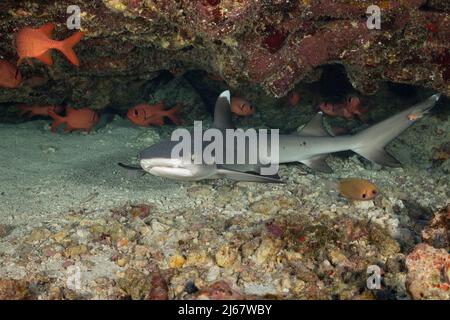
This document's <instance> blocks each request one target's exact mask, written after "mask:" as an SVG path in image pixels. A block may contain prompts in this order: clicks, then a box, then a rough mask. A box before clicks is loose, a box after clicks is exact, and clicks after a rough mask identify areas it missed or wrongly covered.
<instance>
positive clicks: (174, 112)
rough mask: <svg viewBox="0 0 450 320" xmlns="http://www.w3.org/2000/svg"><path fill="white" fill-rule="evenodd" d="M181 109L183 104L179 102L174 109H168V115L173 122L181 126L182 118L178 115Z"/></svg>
mask: <svg viewBox="0 0 450 320" xmlns="http://www.w3.org/2000/svg"><path fill="white" fill-rule="evenodd" d="M180 111H181V104H180V103H177V105H176V106H175V107H173V108H172V109H170V110H168V111H167V113H166V115H167V117H168V118H169V119H170V120H171V121H172V122H173V123H175V124H176V125H177V126H179V125H180V124H181V119H180V117H179V116H178V114H179V113H180Z"/></svg>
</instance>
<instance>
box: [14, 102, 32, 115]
mask: <svg viewBox="0 0 450 320" xmlns="http://www.w3.org/2000/svg"><path fill="white" fill-rule="evenodd" d="M17 108H19V110H20V112H19V116H23V115H25V114H26V113H28V112H30V111H31V108H30V107H29V106H27V105H26V104H19V105H17Z"/></svg>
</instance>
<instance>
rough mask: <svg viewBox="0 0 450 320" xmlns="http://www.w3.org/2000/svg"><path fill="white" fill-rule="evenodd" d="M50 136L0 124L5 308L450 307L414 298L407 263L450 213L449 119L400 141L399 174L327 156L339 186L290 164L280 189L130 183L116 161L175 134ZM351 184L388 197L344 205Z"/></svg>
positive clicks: (35, 127)
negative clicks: (125, 303) (207, 303)
mask: <svg viewBox="0 0 450 320" xmlns="http://www.w3.org/2000/svg"><path fill="white" fill-rule="evenodd" d="M48 124H49V123H48V121H45V120H37V121H29V122H26V123H22V124H15V125H13V124H0V136H1V137H2V139H1V140H0V149H1V153H0V163H1V166H0V177H1V178H0V179H1V180H0V200H1V206H0V257H1V259H0V278H1V280H0V296H2V297H6V298H38V299H44V298H54V299H96V298H105V299H123V298H130V297H131V298H134V299H142V298H150V299H154V298H177V299H179V298H185V299H194V298H223V297H225V298H227V297H231V298H254V297H258V298H288V299H308V298H320V299H332V298H342V299H363V298H397V299H400V298H402V299H403V298H410V297H411V296H412V297H414V295H415V294H418V295H420V294H424V292H425V298H427V297H439V298H448V292H447V294H446V295H445V292H444V291H443V293H442V295H441V292H440V291H438V292H436V291H432V292H431V293H430V292H428V291H426V290H427V289H426V288H428V285H429V286H432V284H427V283H425V282H424V285H423V287H424V288H422V287H421V288H420V289H417V290H419V291H420V293H417V292H419V291H417V290H416V289H414V290H416V291H414V292H411V290H408V288H407V283H411V282H412V281H414V279H409V278H408V276H409V273H408V270H411V267H410V268H409V269H408V265H407V263H406V262H407V255H408V254H410V253H411V252H412V251H413V250H414V248H415V246H416V244H417V243H418V242H420V241H421V232H422V231H423V229H424V228H426V227H427V225H428V224H429V222H430V221H431V220H432V219H433V216H434V213H435V212H437V211H438V210H440V209H442V208H445V207H446V206H447V204H448V203H449V198H450V197H449V196H450V194H449V189H450V188H449V186H450V181H449V180H450V178H449V171H448V170H449V160H447V161H445V162H443V163H439V164H438V165H436V163H433V162H432V161H431V158H432V157H433V152H434V151H435V149H436V148H438V147H439V146H440V145H442V144H444V143H446V142H448V141H450V129H449V123H448V121H446V122H445V121H442V120H439V119H438V118H436V117H434V116H429V117H426V118H424V119H422V120H421V122H420V123H419V124H418V125H416V126H414V127H413V128H410V129H409V130H408V131H407V132H405V133H404V134H403V135H402V136H401V137H400V138H399V139H397V140H396V141H395V142H394V143H392V145H391V146H390V147H389V150H390V151H391V152H392V153H393V154H395V155H396V156H397V157H398V158H399V159H400V160H401V161H402V162H404V163H405V166H404V167H403V168H395V169H392V168H381V167H379V166H377V165H373V164H370V163H368V162H366V161H365V160H363V159H361V158H359V157H358V156H356V155H350V157H349V156H331V157H330V158H329V160H328V162H329V164H330V166H332V167H333V169H334V171H335V173H333V174H331V175H326V174H320V173H314V172H311V171H308V170H306V169H305V168H304V167H303V166H301V165H299V164H298V165H297V164H292V165H283V166H281V169H280V176H282V177H283V180H284V181H285V182H286V183H285V184H254V183H242V182H239V183H235V182H232V181H227V180H216V181H206V182H198V183H187V182H183V183H181V182H177V181H171V180H166V179H162V178H158V177H154V176H150V175H144V176H141V175H140V174H136V173H129V172H128V171H126V170H123V169H122V168H120V167H118V166H117V163H118V162H132V161H133V159H134V160H135V157H136V155H137V153H138V152H139V150H141V149H143V148H145V147H146V146H149V145H151V144H153V143H155V142H157V141H158V140H159V139H160V136H163V135H166V134H167V131H168V130H169V129H167V128H164V129H162V130H161V129H158V128H148V129H147V128H137V127H133V126H131V125H130V123H129V122H128V121H125V120H123V119H120V118H118V117H116V118H115V119H114V121H112V122H111V123H109V124H107V125H106V126H104V127H102V128H100V129H97V130H96V131H94V132H93V133H91V134H85V133H79V132H75V133H72V134H62V133H57V134H52V133H51V132H50V131H49V125H48ZM438 129H439V130H438ZM430 141H432V142H430ZM343 177H361V178H367V179H369V180H371V181H373V182H374V183H376V184H377V186H378V187H379V188H380V191H381V194H380V196H379V197H377V198H376V199H375V200H373V201H365V202H354V203H349V202H348V201H347V200H346V199H343V198H342V197H340V196H339V195H338V194H337V192H336V190H335V189H334V188H333V182H335V181H337V179H338V178H343ZM447 260H448V257H447ZM444 264H445V263H444ZM369 265H378V266H380V267H381V269H382V270H383V273H384V283H383V286H382V288H381V289H378V290H369V289H367V287H366V280H367V274H366V270H367V267H368V266H369ZM449 265H450V264H449ZM73 279H77V280H76V281H75V282H74V281H73ZM408 279H409V280H408ZM407 280H408V281H407ZM430 281H431V280H430ZM444 282H445V281H444ZM443 290H444V289H443Z"/></svg>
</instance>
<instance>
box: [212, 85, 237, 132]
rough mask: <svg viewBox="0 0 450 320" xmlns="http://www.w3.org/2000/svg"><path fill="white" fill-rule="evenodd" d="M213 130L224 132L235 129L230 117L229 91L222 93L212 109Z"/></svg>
mask: <svg viewBox="0 0 450 320" xmlns="http://www.w3.org/2000/svg"><path fill="white" fill-rule="evenodd" d="M214 128H217V129H220V130H225V129H235V128H236V127H235V126H234V124H233V121H232V117H231V94H230V90H226V91H224V92H222V93H221V94H220V95H219V97H218V98H217V101H216V106H215V107H214Z"/></svg>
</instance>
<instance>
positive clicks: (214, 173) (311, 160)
mask: <svg viewBox="0 0 450 320" xmlns="http://www.w3.org/2000/svg"><path fill="white" fill-rule="evenodd" d="M439 98H440V94H434V95H432V96H430V97H429V98H427V99H426V100H424V101H422V102H420V103H418V104H415V105H414V106H412V107H410V108H408V109H406V110H404V111H402V112H400V113H398V114H396V115H394V116H392V117H390V118H388V119H386V120H384V121H381V122H379V123H377V124H375V125H373V126H371V127H369V128H367V129H365V130H363V131H361V132H359V133H357V134H354V135H343V136H337V137H335V136H331V135H330V134H329V133H328V132H327V131H326V130H325V128H324V127H323V115H322V113H321V112H319V113H317V114H316V116H314V117H313V119H312V120H311V121H310V122H309V123H307V124H306V125H305V126H304V127H303V128H302V130H301V131H300V133H297V134H291V135H279V148H278V149H279V157H278V163H279V164H281V163H289V162H300V163H303V164H304V165H306V166H308V167H310V168H312V169H315V170H318V171H321V172H325V173H331V172H332V169H331V168H330V167H329V166H328V164H327V163H326V161H325V159H326V158H327V156H328V155H329V154H330V153H334V152H340V151H347V150H351V151H353V152H355V153H357V154H359V155H361V156H363V157H364V158H366V159H368V160H370V161H373V162H375V163H378V164H380V165H383V166H389V167H398V166H400V165H401V164H400V162H399V161H398V160H397V159H395V158H394V157H393V156H392V155H390V154H388V153H387V152H386V151H385V150H384V148H385V147H386V146H387V145H388V144H389V143H390V142H391V141H392V140H394V139H395V138H396V137H397V136H398V135H400V134H401V133H402V132H403V131H405V130H406V129H407V128H408V127H410V126H411V125H413V124H414V123H415V122H416V121H417V120H418V119H420V118H421V117H422V116H423V115H424V114H425V113H427V111H428V110H430V109H431V108H432V107H433V106H434V105H435V104H436V102H437V101H438V100H439ZM230 101H231V97H230V91H228V90H227V91H224V92H222V93H221V94H220V96H219V97H218V99H217V101H216V105H215V110H214V124H213V126H214V128H217V129H219V130H220V131H222V132H224V131H225V130H226V129H235V126H234V124H233V121H232V116H231V102H230ZM178 143H179V142H178V141H171V140H164V141H161V142H159V143H156V144H155V145H152V146H151V147H149V148H147V149H144V150H143V151H142V152H141V153H140V154H139V159H140V167H134V166H129V165H125V164H122V163H119V165H120V166H122V167H125V168H128V169H134V170H144V171H146V172H148V173H150V174H152V175H155V176H160V177H166V178H171V179H177V180H185V181H198V180H203V179H219V178H230V179H233V180H237V181H251V182H266V183H268V182H269V183H270V182H272V183H274V182H275V183H277V182H278V183H279V182H282V180H281V179H280V177H279V176H278V175H275V176H267V175H262V174H261V165H260V164H231V165H230V164H211V165H207V164H195V163H194V162H193V161H184V160H183V159H181V158H176V159H174V158H172V157H171V154H172V149H173V148H174V147H175V145H176V144H178ZM201 143H202V146H203V148H204V147H205V143H204V142H201ZM235 146H236V145H235ZM246 146H247V150H245V153H246V155H248V153H249V150H250V149H249V148H248V144H246ZM192 149H193V148H192ZM269 149H270V146H269ZM224 152H226V150H224ZM234 154H236V152H235V153H234ZM246 159H248V158H246ZM258 163H259V161H258Z"/></svg>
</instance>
